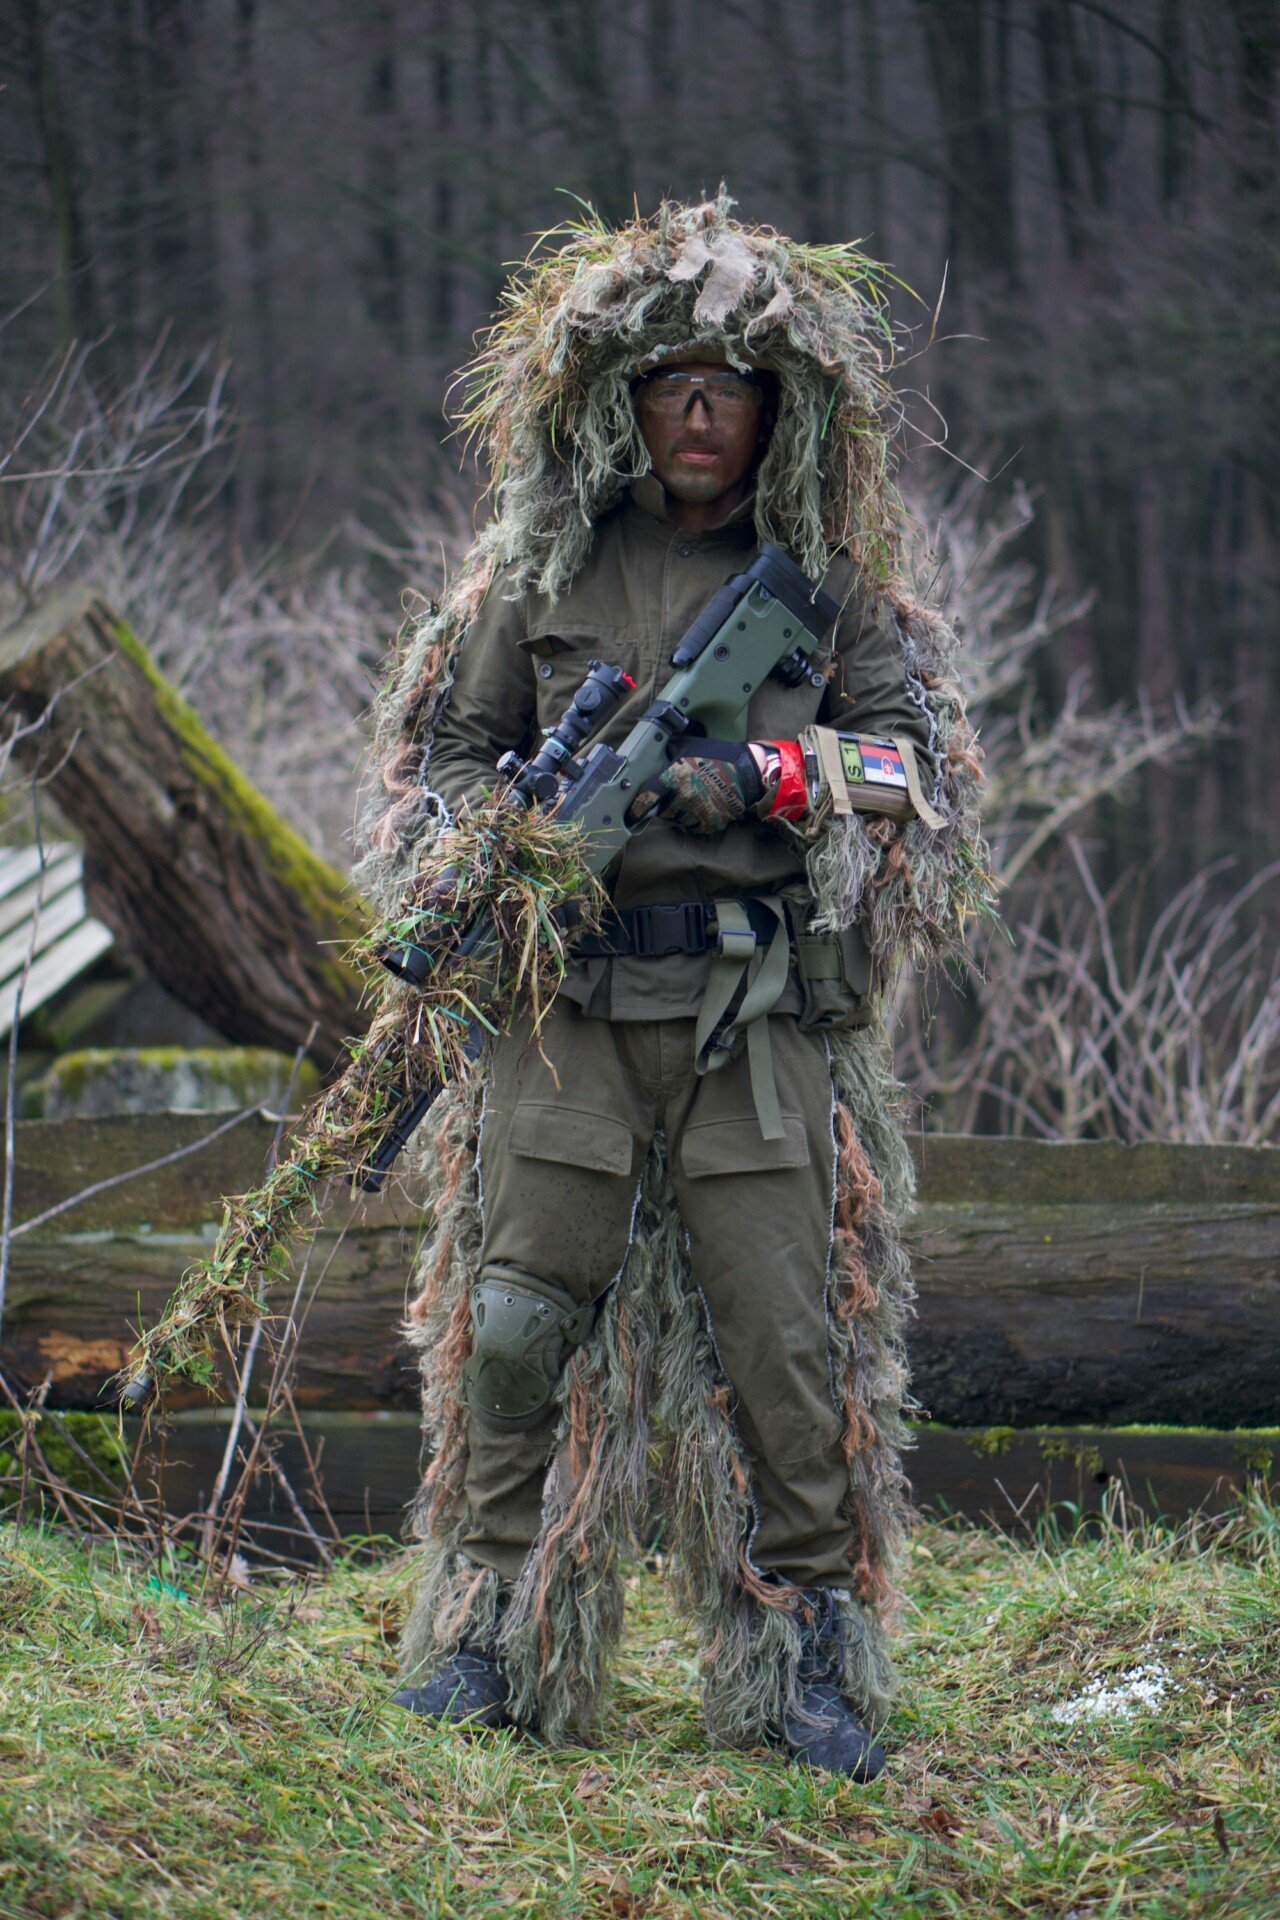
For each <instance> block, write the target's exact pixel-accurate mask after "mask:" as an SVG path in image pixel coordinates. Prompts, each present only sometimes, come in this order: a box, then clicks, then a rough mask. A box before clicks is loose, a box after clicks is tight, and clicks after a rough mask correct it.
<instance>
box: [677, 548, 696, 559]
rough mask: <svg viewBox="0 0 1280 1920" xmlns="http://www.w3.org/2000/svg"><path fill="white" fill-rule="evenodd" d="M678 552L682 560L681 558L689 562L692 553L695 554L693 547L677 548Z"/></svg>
mask: <svg viewBox="0 0 1280 1920" xmlns="http://www.w3.org/2000/svg"><path fill="white" fill-rule="evenodd" d="M676 551H677V553H678V554H679V555H680V558H681V559H682V560H687V559H689V557H690V555H691V554H692V552H693V548H692V547H677V549H676Z"/></svg>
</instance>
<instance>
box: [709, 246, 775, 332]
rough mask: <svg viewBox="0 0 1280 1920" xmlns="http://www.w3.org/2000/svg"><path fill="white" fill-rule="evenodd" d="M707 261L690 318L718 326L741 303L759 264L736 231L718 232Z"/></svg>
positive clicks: (758, 269)
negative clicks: (705, 270) (703, 279)
mask: <svg viewBox="0 0 1280 1920" xmlns="http://www.w3.org/2000/svg"><path fill="white" fill-rule="evenodd" d="M711 260H712V266H711V271H710V273H709V274H708V275H707V278H706V283H705V285H704V286H703V289H702V292H701V293H700V294H699V295H698V298H697V301H696V303H695V305H694V309H693V317H694V319H695V321H697V323H698V324H699V325H700V326H713V327H718V326H721V325H723V323H724V322H725V321H726V320H727V319H728V317H729V315H730V314H731V313H732V312H733V310H734V308H735V307H736V306H739V305H741V302H742V299H743V296H744V295H745V293H746V291H747V289H748V287H749V286H750V285H751V282H752V281H753V280H754V279H755V277H756V275H757V274H758V273H759V271H760V263H759V261H758V260H757V259H756V257H755V255H754V253H752V251H751V249H750V247H749V246H748V245H747V243H746V241H745V240H740V239H739V238H738V235H737V234H736V233H726V234H722V235H721V237H720V238H719V239H718V240H717V241H716V242H715V245H714V246H713V247H712V249H711Z"/></svg>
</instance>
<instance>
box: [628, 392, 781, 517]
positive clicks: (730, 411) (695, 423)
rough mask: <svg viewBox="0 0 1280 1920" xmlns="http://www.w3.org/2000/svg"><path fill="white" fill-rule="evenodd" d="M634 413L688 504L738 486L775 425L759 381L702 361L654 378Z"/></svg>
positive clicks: (668, 484) (658, 469) (654, 456)
mask: <svg viewBox="0 0 1280 1920" xmlns="http://www.w3.org/2000/svg"><path fill="white" fill-rule="evenodd" d="M635 409H636V419H637V421H638V422H639V425H640V434H641V438H642V439H643V440H644V443H645V446H646V447H647V448H648V449H649V458H650V460H651V461H652V463H653V471H654V473H655V474H656V475H657V477H658V479H659V480H660V481H661V482H662V484H663V486H664V487H665V488H666V490H667V492H668V493H670V494H673V495H674V496H675V498H676V499H677V500H681V501H685V502H687V503H688V504H689V505H694V504H706V503H709V502H711V501H714V500H719V499H720V498H721V497H722V496H723V495H730V494H733V493H734V492H735V490H737V489H739V487H740V486H741V483H742V482H743V481H744V480H745V479H746V477H747V475H748V474H749V473H750V471H751V468H752V466H753V465H754V462H755V458H756V454H757V452H758V450H759V449H760V448H761V447H763V445H764V443H765V441H766V440H767V439H768V435H769V428H770V425H771V424H772V423H771V421H770V419H769V416H768V413H767V411H766V408H765V404H764V395H763V393H762V391H761V389H760V387H759V385H758V384H757V382H755V381H754V380H749V379H746V378H744V377H743V376H742V375H741V374H738V373H735V372H734V371H733V369H732V368H731V367H721V366H715V365H713V364H711V363H709V362H707V361H703V360H682V361H679V362H677V363H675V364H673V365H671V366H669V367H663V368H662V369H661V370H660V371H659V372H657V373H654V374H650V375H649V377H648V378H647V379H645V380H642V381H641V383H640V385H639V387H638V388H637V389H636V394H635Z"/></svg>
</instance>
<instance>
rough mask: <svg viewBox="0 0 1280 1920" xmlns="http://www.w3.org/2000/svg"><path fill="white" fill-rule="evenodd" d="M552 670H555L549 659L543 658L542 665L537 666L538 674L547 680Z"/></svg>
mask: <svg viewBox="0 0 1280 1920" xmlns="http://www.w3.org/2000/svg"><path fill="white" fill-rule="evenodd" d="M554 672H555V668H554V667H553V666H552V664H551V662H550V661H549V660H544V661H543V663H542V665H541V666H540V667H539V668H538V675H539V677H540V678H541V679H543V680H549V679H550V678H551V676H552V674H553V673H554Z"/></svg>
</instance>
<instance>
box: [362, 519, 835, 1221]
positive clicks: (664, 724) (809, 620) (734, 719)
mask: <svg viewBox="0 0 1280 1920" xmlns="http://www.w3.org/2000/svg"><path fill="white" fill-rule="evenodd" d="M839 611H840V609H839V607H838V606H837V605H836V602H835V601H834V600H832V599H831V597H830V595H829V594H825V593H823V592H822V590H821V589H820V588H819V587H815V586H814V585H813V583H812V582H811V581H810V580H809V579H808V577H807V575H806V574H804V573H803V572H802V571H801V569H800V568H799V567H798V566H797V565H796V564H795V562H794V561H793V560H790V559H788V557H787V555H786V554H785V553H783V551H782V549H781V548H780V547H775V546H772V545H769V544H766V545H764V546H762V547H761V549H760V551H759V553H758V554H757V555H756V556H755V558H754V560H752V562H751V564H750V565H749V566H748V567H746V568H744V570H743V571H742V572H741V573H737V574H734V575H733V577H732V578H731V579H729V580H727V581H726V582H725V584H724V585H723V586H722V587H720V588H718V589H717V591H716V592H715V593H714V594H713V595H712V597H711V599H710V600H709V601H708V602H707V605H706V606H705V607H704V608H703V610H702V612H701V613H700V614H699V615H698V618H697V619H696V620H695V621H694V623H693V625H692V626H691V627H690V628H689V630H688V632H687V633H686V634H685V635H684V637H683V639H682V640H681V641H680V642H679V644H678V646H677V647H676V649H675V651H674V653H673V654H672V656H671V664H672V666H673V667H674V668H675V672H674V674H673V675H672V677H671V679H669V680H668V681H667V683H666V685H665V686H664V687H663V689H662V691H661V693H660V694H659V695H658V697H657V699H656V700H654V701H652V702H651V704H650V705H649V706H648V707H646V709H645V711H644V712H643V713H642V714H641V716H640V718H639V719H638V720H637V721H636V723H635V725H634V726H633V727H632V729H631V731H630V733H629V734H628V735H627V737H626V739H625V740H624V741H623V742H622V744H621V746H619V747H616V748H615V747H610V746H608V745H606V744H605V743H604V742H603V741H597V743H596V744H595V746H593V747H592V748H591V749H590V751H589V752H587V753H585V754H584V753H582V748H583V747H584V746H585V744H586V742H587V741H588V740H589V739H590V738H591V736H592V735H593V734H596V733H598V732H599V731H600V728H601V727H602V726H603V725H604V723H605V722H606V721H607V720H608V719H609V717H610V716H611V715H612V713H613V712H614V711H615V709H616V708H617V706H618V704H619V702H620V701H621V700H622V698H623V696H624V694H626V693H627V692H628V691H629V690H631V689H632V688H633V687H634V682H633V681H632V680H631V679H630V678H629V677H628V676H627V675H626V674H625V673H623V672H621V670H620V669H619V668H617V667H610V666H605V665H603V664H602V663H601V662H600V661H598V660H592V661H591V662H590V663H589V667H588V671H587V676H586V678H585V680H584V681H583V682H582V684H581V686H580V687H579V688H578V690H577V692H576V693H575V694H574V696H573V699H572V700H571V702H570V703H569V707H568V709H567V711H566V712H565V714H564V716H563V718H562V719H561V720H560V721H559V723H558V724H557V725H556V726H554V727H550V728H548V729H547V730H546V732H545V733H544V735H543V739H542V744H541V746H540V747H539V748H538V750H537V752H536V753H535V754H534V755H533V756H532V757H531V758H530V759H529V760H527V761H522V760H521V759H520V757H519V755H518V754H514V753H508V754H504V755H503V757H502V759H501V760H500V761H499V762H498V772H499V773H501V774H503V775H504V776H505V777H506V778H507V780H508V782H509V785H508V787H507V790H506V793H505V795H504V802H505V804H507V805H509V806H513V807H533V806H539V807H546V808H548V809H554V811H555V817H556V819H557V820H558V821H564V822H572V823H574V824H575V825H576V826H577V827H578V828H580V830H581V831H582V833H583V835H584V839H585V864H586V866H587V868H588V870H589V871H590V872H591V873H592V874H594V875H596V876H597V877H598V878H603V877H604V876H605V875H607V873H608V872H609V869H610V868H611V867H612V866H613V865H614V864H615V863H616V861H617V860H618V859H619V857H620V856H621V854H622V850H623V848H624V847H625V846H626V844H627V842H628V840H630V839H631V838H632V836H633V835H634V834H635V833H638V832H639V831H641V829H642V828H643V827H644V825H645V824H646V822H647V821H648V819H649V818H651V813H645V812H639V813H637V811H636V809H635V807H634V802H635V800H636V799H637V797H638V796H639V795H641V794H642V793H643V792H644V791H645V789H646V788H647V787H649V786H650V785H651V784H652V782H653V781H654V780H655V779H656V778H657V776H658V775H659V774H660V773H661V772H662V770H663V768H664V767H665V766H666V765H667V764H668V762H669V761H670V760H671V759H673V758H674V757H676V756H677V755H678V754H679V753H680V752H681V751H682V750H684V751H688V750H689V745H690V742H691V741H696V740H697V739H699V738H705V739H706V740H707V741H708V743H711V742H716V741H729V740H741V739H743V738H744V736H745V718H746V709H747V704H748V702H749V701H750V699H751V696H752V694H753V693H754V692H755V691H756V689H757V687H759V686H760V685H761V683H762V682H763V681H765V680H767V679H768V678H769V677H770V676H772V677H773V678H774V679H777V680H781V681H782V682H783V684H784V685H785V686H790V687H795V686H799V685H800V683H801V681H802V680H804V679H805V678H806V677H807V676H808V675H809V674H810V672H811V670H812V662H811V656H812V654H813V651H814V649H815V648H816V647H817V646H818V644H819V643H820V642H821V641H822V640H823V639H824V638H825V637H826V635H827V634H828V633H829V632H830V630H831V628H832V626H833V625H834V624H835V621H836V618H837V616H838V614H839ZM579 756H581V757H579ZM629 816H630V818H629ZM494 938H495V934H494V930H493V926H492V923H491V921H490V920H489V918H488V916H487V915H481V916H478V917H477V918H476V919H475V920H473V921H472V922H471V924H470V925H469V926H467V927H466V928H464V929H463V931H462V933H461V935H460V936H458V935H456V934H455V936H454V937H453V938H452V939H451V940H450V941H449V944H448V946H447V948H446V949H445V950H444V951H442V952H441V953H440V954H439V955H436V954H434V953H433V952H432V951H431V950H430V949H429V948H427V947H423V946H418V945H415V944H414V943H412V942H404V943H400V944H397V945H395V946H390V947H387V948H385V949H384V950H383V952H382V953H381V955H380V956H379V957H380V959H381V961H382V964H383V966H385V967H386V968H387V969H388V971H389V972H391V973H393V974H395V975H396V977H397V978H398V979H401V980H406V981H408V982H410V983H411V984H412V985H414V986H423V985H424V984H425V983H426V982H427V981H428V980H429V979H430V978H431V976H432V975H433V974H434V972H435V970H436V968H437V966H438V965H440V964H445V965H447V964H448V962H449V960H451V959H453V958H472V957H474V956H476V955H477V954H480V953H482V952H483V951H484V950H485V949H486V947H488V946H491V945H492V943H493V941H494ZM482 1039H483V1035H482V1033H481V1032H480V1031H479V1029H478V1028H476V1027H473V1028H472V1031H471V1035H470V1041H471V1042H472V1043H473V1045H472V1046H471V1048H470V1050H471V1051H472V1053H473V1056H474V1053H475V1052H478V1051H479V1047H480V1044H481V1042H482ZM441 1091H442V1083H441V1082H439V1081H433V1082H432V1084H431V1085H429V1086H428V1087H426V1088H424V1089H423V1090H422V1091H421V1092H419V1093H417V1094H414V1095H412V1096H411V1097H410V1098H408V1099H406V1100H405V1102H404V1103H403V1105H402V1106H401V1108H400V1110H399V1112H398V1114H397V1115H396V1118H395V1120H394V1122H393V1124H392V1127H391V1130H390V1132H389V1133H388V1135H387V1137H386V1139H385V1140H384V1141H383V1143H382V1145H381V1146H380V1147H379V1148H378V1150H377V1152H376V1153H375V1154H374V1156H373V1158H372V1160H371V1161H370V1162H369V1164H368V1166H367V1167H365V1168H363V1169H362V1170H361V1172H360V1173H359V1175H358V1176H357V1178H358V1184H359V1185H360V1187H361V1188H362V1189H363V1190H364V1191H365V1192H366V1193H376V1192H377V1191H378V1190H379V1188H380V1187H381V1186H382V1183H383V1181H384V1180H385V1179H386V1176H387V1173H388V1171H389V1170H390V1168H391V1166H392V1164H393V1162H394V1161H395V1160H396V1159H397V1157H398V1156H399V1154H400V1153H401V1152H402V1150H403V1149H404V1147H405V1146H406V1144H407V1143H408V1141H409V1139H410V1137H411V1135H412V1134H413V1131H414V1129H415V1128H416V1127H417V1126H418V1124H419V1122H420V1121H421V1120H423V1119H424V1118H425V1116H426V1114H427V1113H428V1111H429V1110H430V1108H431V1105H432V1102H433V1101H434V1100H435V1098H436V1096H437V1095H438V1094H439V1093H440V1092H441Z"/></svg>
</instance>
